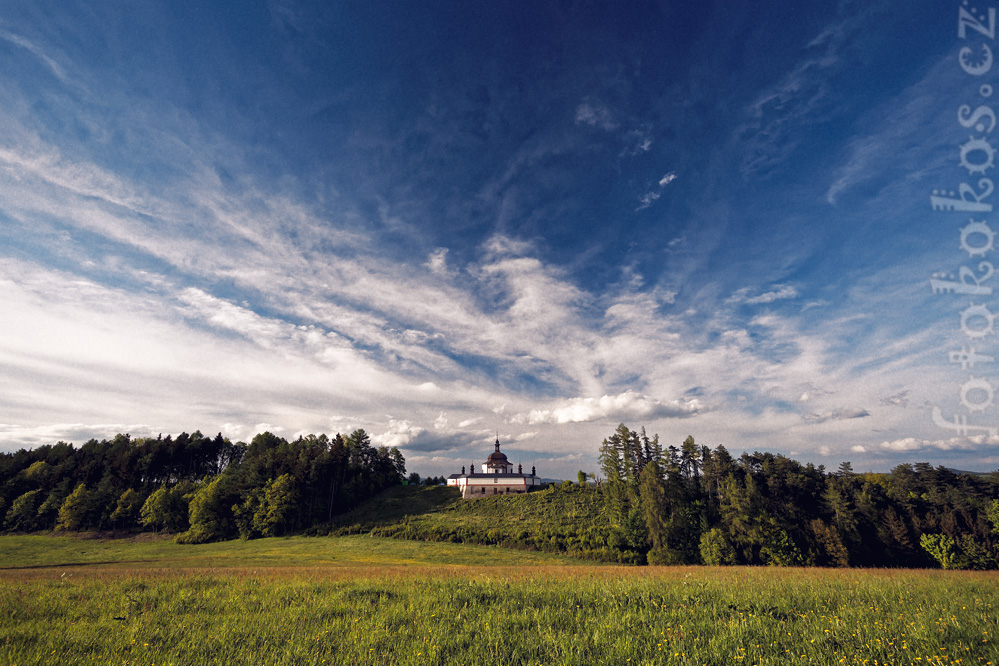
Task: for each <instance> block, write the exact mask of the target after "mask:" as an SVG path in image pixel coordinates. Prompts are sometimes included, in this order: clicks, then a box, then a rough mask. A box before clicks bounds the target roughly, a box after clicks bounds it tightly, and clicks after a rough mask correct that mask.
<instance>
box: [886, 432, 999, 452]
mask: <svg viewBox="0 0 999 666" xmlns="http://www.w3.org/2000/svg"><path fill="white" fill-rule="evenodd" d="M997 445H999V437H986V436H984V435H982V436H972V437H951V438H949V439H918V438H915V437H903V438H901V439H896V440H892V441H890V442H887V441H886V442H881V444H880V447H881V448H882V449H884V450H886V451H893V452H896V453H898V452H906V453H909V452H912V451H974V450H977V449H982V448H984V447H995V446H997Z"/></svg>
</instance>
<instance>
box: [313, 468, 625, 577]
mask: <svg viewBox="0 0 999 666" xmlns="http://www.w3.org/2000/svg"><path fill="white" fill-rule="evenodd" d="M603 509H604V507H603V499H602V497H601V495H600V493H599V491H597V490H596V489H594V488H586V489H583V488H579V487H578V486H575V485H568V486H565V487H563V486H561V485H559V486H550V487H549V488H547V489H545V490H542V491H539V492H532V493H526V494H523V495H499V496H488V495H487V496H485V497H483V498H481V499H476V500H472V501H468V500H462V499H460V494H459V492H458V490H457V489H454V488H442V487H437V488H420V487H416V486H403V487H397V488H393V489H390V490H388V491H386V492H384V493H382V494H380V495H378V496H376V497H374V498H372V499H370V500H368V501H367V502H365V503H364V504H362V505H361V506H359V507H358V508H356V509H355V510H354V511H351V512H350V513H347V514H344V515H342V516H340V517H338V518H337V520H336V526H335V527H334V529H333V533H334V534H356V533H371V534H374V535H376V536H390V537H395V538H401V539H410V540H420V541H441V542H452V543H471V544H480V545H493V544H499V545H502V546H505V547H507V548H516V549H521V550H536V551H543V552H549V553H565V554H567V555H570V556H574V557H579V558H587V559H595V560H617V559H618V556H619V554H620V553H619V552H617V551H613V550H611V549H609V548H607V542H608V537H609V535H610V521H609V520H608V519H607V518H606V516H605V515H604V513H603Z"/></svg>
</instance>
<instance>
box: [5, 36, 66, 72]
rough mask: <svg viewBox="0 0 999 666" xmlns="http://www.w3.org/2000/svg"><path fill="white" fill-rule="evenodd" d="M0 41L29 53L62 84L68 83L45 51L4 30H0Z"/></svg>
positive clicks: (61, 70) (59, 68) (59, 67)
mask: <svg viewBox="0 0 999 666" xmlns="http://www.w3.org/2000/svg"><path fill="white" fill-rule="evenodd" d="M0 39H3V40H6V41H8V42H10V43H11V44H16V45H17V46H20V47H21V48H23V49H26V50H27V51H29V52H30V53H31V54H32V55H34V56H35V57H36V58H38V59H39V60H41V61H42V63H44V64H45V66H46V67H48V68H49V70H50V71H51V72H52V74H53V75H55V77H56V78H57V79H59V80H60V81H62V82H63V83H70V80H69V77H68V76H66V71H65V70H64V69H63V68H62V67H61V66H60V65H59V63H57V62H56V61H55V60H53V59H52V58H50V57H49V56H48V55H47V54H46V53H45V51H43V50H42V49H41V48H40V47H38V46H37V45H36V44H34V43H33V42H31V41H30V40H28V39H25V38H24V37H21V36H19V35H15V34H13V33H10V32H7V31H6V30H0Z"/></svg>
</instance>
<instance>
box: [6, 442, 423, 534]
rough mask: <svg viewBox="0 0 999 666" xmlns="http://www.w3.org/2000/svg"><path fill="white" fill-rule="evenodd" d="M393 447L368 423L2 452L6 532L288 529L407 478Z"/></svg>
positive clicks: (326, 517) (324, 516)
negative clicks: (346, 429)
mask: <svg viewBox="0 0 999 666" xmlns="http://www.w3.org/2000/svg"><path fill="white" fill-rule="evenodd" d="M405 472H406V462H405V459H404V458H403V456H402V454H401V453H400V452H399V450H398V449H396V448H391V449H388V448H385V447H377V448H376V447H374V446H372V445H371V441H370V438H369V437H368V435H367V433H365V432H364V431H363V430H355V431H354V432H352V433H351V434H349V435H347V436H346V437H344V436H341V435H339V434H337V435H336V436H335V437H332V438H330V437H327V436H326V435H319V436H315V435H308V436H306V437H299V438H298V439H296V440H294V441H290V442H289V441H287V440H285V439H283V438H281V437H278V436H276V435H273V434H271V433H269V432H264V433H261V434H258V435H257V436H255V437H254V438H253V440H252V441H251V442H250V443H249V444H248V445H247V444H244V443H242V442H239V443H235V444H234V443H232V442H230V441H229V440H228V439H227V438H223V437H222V435H221V434H219V435H217V436H216V437H214V438H209V437H205V436H204V435H202V434H201V433H200V432H197V431H195V432H194V433H193V434H187V433H182V434H180V435H178V436H177V437H176V438H174V437H171V436H169V435H168V436H166V437H162V436H160V437H157V438H155V439H153V438H145V439H141V438H137V439H131V438H130V437H129V436H128V435H127V434H126V435H121V434H119V435H117V436H115V437H114V438H113V439H111V440H101V441H98V440H96V439H92V440H90V441H88V442H87V443H85V444H84V445H83V446H81V447H79V448H76V447H74V446H73V445H72V444H67V443H65V442H59V443H57V444H55V445H46V446H40V447H37V448H35V449H31V450H25V449H22V450H20V451H17V452H16V453H4V454H0V516H4V523H3V525H4V528H5V529H6V530H8V531H18V532H31V531H37V530H52V529H55V530H67V531H83V530H94V531H115V530H136V529H140V530H156V531H168V532H176V533H178V541H180V542H181V543H204V542H208V541H219V540H224V539H231V538H236V537H241V538H244V539H248V538H254V537H258V536H281V535H284V534H288V533H293V532H298V531H302V530H304V529H306V528H308V527H310V526H312V525H315V524H321V523H327V522H329V521H330V520H331V518H332V517H333V516H335V515H337V514H339V513H341V512H343V511H347V510H349V509H350V508H352V507H353V506H355V505H357V504H358V503H359V502H362V501H364V500H365V499H367V498H369V497H371V496H373V495H375V494H377V493H379V492H381V491H382V490H384V489H385V488H388V487H389V486H392V485H395V484H399V483H401V482H402V480H403V478H404V476H405Z"/></svg>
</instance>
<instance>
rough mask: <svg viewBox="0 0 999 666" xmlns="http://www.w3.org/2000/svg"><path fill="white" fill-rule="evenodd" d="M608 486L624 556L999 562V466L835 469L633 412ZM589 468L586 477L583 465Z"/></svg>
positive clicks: (654, 560)
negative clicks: (986, 470)
mask: <svg viewBox="0 0 999 666" xmlns="http://www.w3.org/2000/svg"><path fill="white" fill-rule="evenodd" d="M599 461H600V470H601V472H602V474H603V479H602V480H601V481H600V489H599V491H600V493H601V495H602V497H603V502H604V508H605V512H606V513H607V515H608V517H609V520H610V524H611V533H610V537H609V539H608V540H609V546H611V547H612V548H613V549H615V550H617V551H618V554H619V557H620V559H622V560H623V561H636V562H641V561H647V562H648V563H650V564H696V563H704V564H711V565H720V564H750V565H752V564H769V565H785V566H806V565H814V566H861V567H889V566H890V567H899V566H902V567H926V566H933V565H934V564H938V565H940V566H942V567H944V568H965V569H995V568H997V567H999V547H997V546H999V499H997V498H999V473H992V474H989V475H973V474H962V473H956V472H954V471H952V470H949V469H947V468H945V467H942V466H941V467H936V468H934V467H932V466H931V465H929V464H928V463H915V464H903V465H898V466H897V467H895V468H894V469H892V470H891V471H890V472H889V473H864V474H858V473H855V472H854V471H853V469H852V467H851V465H850V463H849V462H844V463H842V464H841V465H840V466H839V468H838V469H837V470H836V471H835V472H831V473H829V472H827V471H826V470H825V469H824V467H823V466H821V465H820V466H818V467H816V466H814V465H812V464H810V463H809V464H806V465H802V464H800V463H798V462H796V461H794V460H792V459H790V458H787V457H784V456H782V455H779V454H773V453H759V452H755V453H751V454H750V453H744V454H742V455H741V456H740V457H739V458H733V457H732V456H731V455H730V454H729V453H728V451H727V450H726V449H725V447H723V446H719V447H718V448H716V449H714V450H711V449H709V448H708V447H702V446H698V445H697V444H696V443H695V442H694V438H693V437H688V438H687V439H686V440H685V441H684V442H683V443H682V445H681V446H679V447H675V446H668V447H665V448H664V447H663V446H662V445H661V444H660V443H659V437H658V435H656V436H653V437H651V438H650V437H648V436H647V435H646V433H645V429H644V428H643V429H642V430H641V431H639V432H636V431H633V430H630V429H629V428H628V427H627V426H625V425H624V424H622V425H620V426H618V428H617V430H616V431H615V432H614V434H613V435H611V436H610V437H608V438H607V439H605V440H604V441H603V443H602V445H601V447H600V458H599ZM581 478H583V477H582V476H581Z"/></svg>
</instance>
